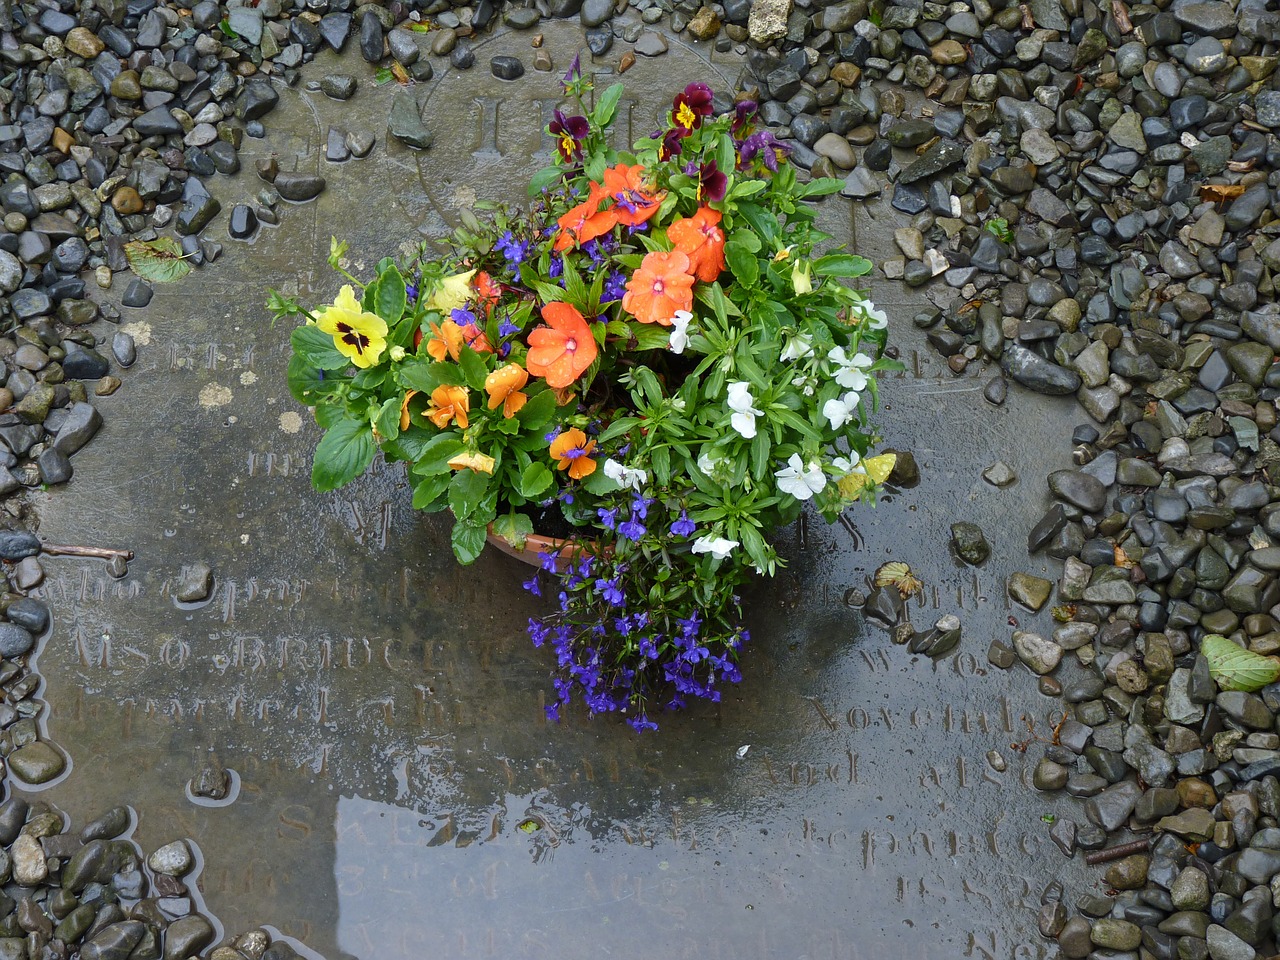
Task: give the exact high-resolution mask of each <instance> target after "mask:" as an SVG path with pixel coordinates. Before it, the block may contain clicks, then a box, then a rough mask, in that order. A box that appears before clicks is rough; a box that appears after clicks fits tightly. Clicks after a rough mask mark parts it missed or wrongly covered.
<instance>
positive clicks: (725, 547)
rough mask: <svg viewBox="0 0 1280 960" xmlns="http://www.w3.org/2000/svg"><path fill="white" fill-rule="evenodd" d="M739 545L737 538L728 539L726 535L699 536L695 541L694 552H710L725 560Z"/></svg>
mask: <svg viewBox="0 0 1280 960" xmlns="http://www.w3.org/2000/svg"><path fill="white" fill-rule="evenodd" d="M737 545H738V541H737V540H726V539H725V538H724V537H710V536H708V537H699V538H698V539H697V540H695V541H693V552H694V553H709V554H711V556H712V557H714V558H715V559H716V560H723V559H724V558H725V557H727V556H728V555H729V552H730V551H731V550H732V549H733V548H734V547H736V546H737Z"/></svg>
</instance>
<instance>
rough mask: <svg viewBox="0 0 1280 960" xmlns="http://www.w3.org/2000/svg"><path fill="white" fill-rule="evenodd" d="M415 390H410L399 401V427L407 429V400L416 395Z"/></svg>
mask: <svg viewBox="0 0 1280 960" xmlns="http://www.w3.org/2000/svg"><path fill="white" fill-rule="evenodd" d="M417 394H418V391H417V390H410V391H409V392H408V393H406V394H405V395H404V399H403V400H402V401H400V429H401V430H408V429H409V401H410V400H412V399H413V398H414V397H415V396H417Z"/></svg>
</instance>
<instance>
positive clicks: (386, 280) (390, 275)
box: [373, 264, 408, 326]
mask: <svg viewBox="0 0 1280 960" xmlns="http://www.w3.org/2000/svg"><path fill="white" fill-rule="evenodd" d="M407 302H408V296H407V294H406V293H405V286H404V277H402V276H400V271H399V270H398V269H397V268H396V266H395V264H392V265H391V266H390V267H389V268H388V269H387V271H386V272H385V273H383V275H382V277H381V278H380V279H379V280H378V292H377V293H376V294H375V296H374V311H373V312H374V313H376V314H377V315H378V316H380V317H381V318H382V319H383V320H385V321H387V325H388V326H394V325H395V324H396V323H398V322H399V321H400V318H401V317H402V316H404V307H405V304H406V303H407Z"/></svg>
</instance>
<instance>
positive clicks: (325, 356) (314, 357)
mask: <svg viewBox="0 0 1280 960" xmlns="http://www.w3.org/2000/svg"><path fill="white" fill-rule="evenodd" d="M289 344H290V345H291V346H292V347H293V355H294V356H295V357H300V358H301V359H302V360H303V361H304V362H305V363H307V364H309V365H310V366H313V367H315V368H316V369H318V370H345V369H346V368H347V367H349V366H351V361H350V360H349V359H348V358H346V357H344V356H343V355H342V354H341V353H339V352H338V348H337V347H335V346H334V345H333V337H331V336H329V334H327V333H325V332H324V331H323V330H321V329H320V328H319V327H317V326H314V325H312V324H308V325H306V326H305V327H298V328H297V329H295V330H294V331H293V333H291V334H290V335H289Z"/></svg>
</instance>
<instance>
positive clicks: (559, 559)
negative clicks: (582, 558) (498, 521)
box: [485, 523, 585, 573]
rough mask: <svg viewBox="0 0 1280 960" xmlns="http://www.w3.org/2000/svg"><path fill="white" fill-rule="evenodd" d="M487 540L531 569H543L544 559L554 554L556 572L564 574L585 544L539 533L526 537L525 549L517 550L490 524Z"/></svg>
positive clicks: (486, 535)
mask: <svg viewBox="0 0 1280 960" xmlns="http://www.w3.org/2000/svg"><path fill="white" fill-rule="evenodd" d="M485 537H486V539H487V540H488V541H489V543H490V544H491V545H493V546H494V547H495V548H497V549H498V550H500V551H501V552H502V553H505V554H506V555H507V556H509V557H515V558H516V559H517V560H519V561H520V562H521V563H527V564H528V565H529V566H531V567H541V566H542V558H543V557H544V556H546V555H547V554H554V555H555V558H556V570H557V571H559V572H561V573H563V572H564V571H565V570H567V569H568V568H569V564H570V563H571V562H572V561H573V559H574V558H575V557H576V556H578V554H580V553H582V552H583V548H584V546H585V545H584V544H582V543H581V542H576V541H573V540H562V539H559V538H557V537H544V536H542V534H539V533H531V534H529V536H527V537H525V541H524V547H523V548H517V547H513V546H512V545H511V544H509V543H508V542H507V541H506V539H505V538H504V537H501V536H499V535H498V534H497V533H495V532H494V529H493V524H492V523H491V524H489V529H488V532H487V533H486V534H485Z"/></svg>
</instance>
